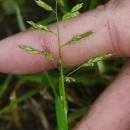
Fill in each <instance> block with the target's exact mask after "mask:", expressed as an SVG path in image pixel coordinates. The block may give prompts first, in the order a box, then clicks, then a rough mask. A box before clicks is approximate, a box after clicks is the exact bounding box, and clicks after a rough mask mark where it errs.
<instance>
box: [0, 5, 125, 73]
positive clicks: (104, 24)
mask: <svg viewBox="0 0 130 130" xmlns="http://www.w3.org/2000/svg"><path fill="white" fill-rule="evenodd" d="M109 19H110V18H109V13H108V11H107V9H106V7H105V6H100V7H98V8H97V9H96V10H93V11H89V12H87V13H84V14H82V15H80V16H78V17H76V18H73V19H70V20H68V21H64V22H60V24H59V29H60V37H61V45H63V44H65V43H66V42H67V41H68V40H70V39H71V38H72V37H73V36H75V35H80V34H83V33H85V32H88V31H92V32H94V33H93V35H91V36H89V37H87V38H84V39H82V40H80V41H78V42H75V43H74V44H73V45H70V46H64V47H62V59H63V65H64V67H71V66H77V65H79V64H81V63H83V62H85V61H87V60H88V59H90V58H93V57H96V56H99V55H103V54H107V53H117V55H121V54H123V51H122V48H121V47H120V45H119V44H118V43H119V42H120V41H119V37H118V36H117V35H116V31H115V25H114V24H112V22H111V21H110V20H109ZM50 28H51V30H52V31H53V32H54V33H55V34H52V33H45V32H43V31H38V30H33V31H27V32H23V33H20V34H17V35H15V36H12V37H9V38H7V39H4V40H2V41H0V48H1V51H0V71H1V72H5V73H16V74H26V73H36V72H41V71H44V70H47V69H51V68H53V67H57V63H58V51H57V50H58V46H57V45H58V43H57V36H56V34H57V33H56V32H57V31H56V24H52V25H50ZM18 45H27V46H31V47H33V48H36V49H38V50H42V51H48V52H50V53H52V54H53V55H54V61H53V62H48V61H47V60H46V58H45V57H44V56H42V55H32V54H28V53H27V52H25V51H23V50H21V49H20V48H18Z"/></svg>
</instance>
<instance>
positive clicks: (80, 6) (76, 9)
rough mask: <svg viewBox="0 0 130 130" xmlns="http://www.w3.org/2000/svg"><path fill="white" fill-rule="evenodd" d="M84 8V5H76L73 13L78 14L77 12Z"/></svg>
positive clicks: (72, 10)
mask: <svg viewBox="0 0 130 130" xmlns="http://www.w3.org/2000/svg"><path fill="white" fill-rule="evenodd" d="M82 7H83V3H81V4H77V5H75V6H74V7H73V8H72V9H71V12H77V11H79V10H80V9H81V8H82Z"/></svg>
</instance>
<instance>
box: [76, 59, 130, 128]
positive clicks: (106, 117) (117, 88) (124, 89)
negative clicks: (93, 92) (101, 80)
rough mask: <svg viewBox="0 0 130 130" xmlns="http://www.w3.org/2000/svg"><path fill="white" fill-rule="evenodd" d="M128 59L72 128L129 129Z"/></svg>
mask: <svg viewBox="0 0 130 130" xmlns="http://www.w3.org/2000/svg"><path fill="white" fill-rule="evenodd" d="M129 80H130V61H129V62H128V63H127V64H126V65H125V66H124V68H123V70H122V72H121V73H120V74H119V76H118V77H117V78H116V80H115V81H114V82H113V83H112V84H111V85H110V86H109V87H108V88H107V89H106V90H105V91H104V93H103V94H102V95H101V96H100V97H99V98H98V99H97V101H96V102H95V103H94V105H93V106H92V108H91V110H90V111H89V112H88V114H87V115H86V117H84V119H83V120H82V121H81V122H80V123H79V125H77V127H76V128H75V129H74V130H129V129H130V109H129V108H130V81H129Z"/></svg>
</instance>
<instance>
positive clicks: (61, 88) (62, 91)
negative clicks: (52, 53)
mask: <svg viewBox="0 0 130 130" xmlns="http://www.w3.org/2000/svg"><path fill="white" fill-rule="evenodd" d="M57 6H58V3H57V0H56V20H57V33H58V54H59V61H58V66H59V70H60V77H59V96H60V102H61V103H62V105H61V106H63V107H62V109H63V111H64V118H65V119H58V122H59V123H58V125H59V126H60V120H64V121H65V122H64V123H63V125H64V126H65V127H64V128H58V129H59V130H60V129H63V130H68V125H67V112H68V106H67V100H66V94H65V84H64V71H63V65H62V54H61V41H60V31H59V20H58V11H57ZM58 111H59V110H57V112H58Z"/></svg>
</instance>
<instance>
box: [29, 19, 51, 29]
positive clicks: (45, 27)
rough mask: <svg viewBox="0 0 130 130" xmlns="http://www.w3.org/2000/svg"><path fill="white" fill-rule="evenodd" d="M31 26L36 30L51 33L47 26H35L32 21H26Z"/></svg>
mask: <svg viewBox="0 0 130 130" xmlns="http://www.w3.org/2000/svg"><path fill="white" fill-rule="evenodd" d="M27 23H29V24H30V25H31V26H33V27H34V28H36V29H41V30H43V31H45V32H51V31H50V29H49V28H48V27H47V26H44V25H41V24H36V23H34V22H33V21H27Z"/></svg>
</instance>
